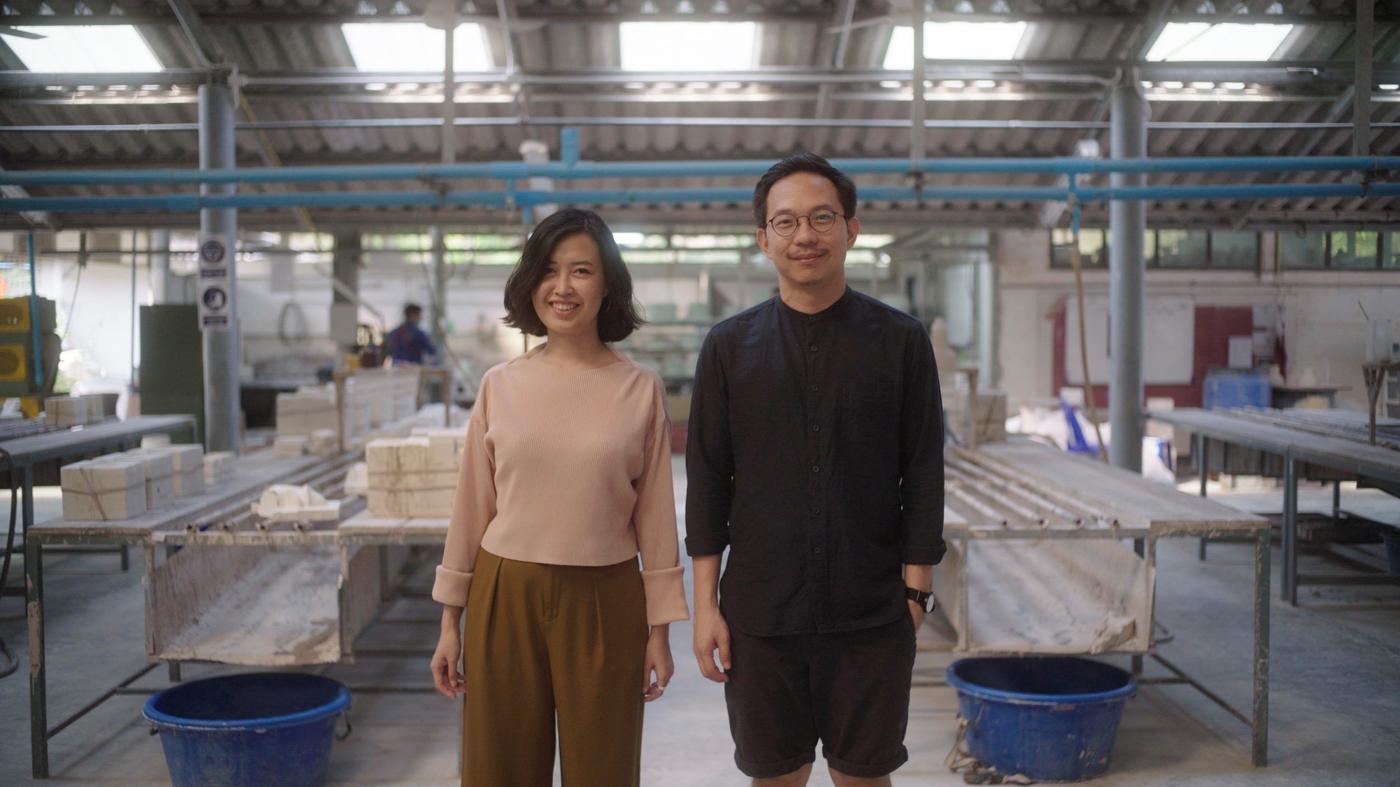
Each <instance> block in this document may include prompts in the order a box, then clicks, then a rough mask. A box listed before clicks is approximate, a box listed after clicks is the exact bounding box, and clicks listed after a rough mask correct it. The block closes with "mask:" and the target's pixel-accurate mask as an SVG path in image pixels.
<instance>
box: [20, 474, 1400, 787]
mask: <svg viewBox="0 0 1400 787" xmlns="http://www.w3.org/2000/svg"><path fill="white" fill-rule="evenodd" d="M678 467H679V465H678ZM683 478H684V476H683V469H681V470H680V473H678V485H679V486H680V488H681V489H682V490H683V488H684V484H683ZM1318 496H1326V497H1325V502H1320V501H1316V500H1314V498H1316V497H1318ZM1303 497H1304V500H1305V501H1307V503H1305V504H1316V505H1318V506H1320V507H1327V506H1330V493H1329V492H1328V491H1326V490H1324V489H1320V488H1310V489H1307V490H1305V491H1304V495H1303ZM56 503H57V498H56V496H55V495H53V494H46V495H45V496H44V499H42V500H41V501H40V503H39V506H38V509H39V512H40V515H41V517H42V516H45V515H48V516H51V515H53V514H55V513H56V511H57V505H56ZM1158 554H1159V561H1160V571H1159V574H1158V577H1159V582H1158V591H1157V610H1158V617H1159V620H1160V622H1161V623H1163V624H1164V625H1165V626H1167V628H1169V629H1170V630H1171V631H1172V632H1174V634H1175V636H1176V639H1175V641H1173V642H1171V643H1169V644H1166V645H1163V646H1162V648H1161V651H1162V653H1163V655H1165V656H1166V657H1167V658H1169V659H1172V660H1173V661H1175V662H1176V663H1178V664H1179V665H1180V666H1182V667H1183V668H1185V669H1187V670H1188V671H1190V672H1191V673H1192V674H1193V675H1195V676H1196V677H1197V678H1199V679H1200V680H1202V681H1203V682H1205V683H1206V685H1208V686H1210V687H1212V688H1214V689H1215V690H1217V691H1218V692H1220V693H1221V694H1223V695H1224V696H1225V697H1227V698H1228V699H1229V700H1230V701H1231V702H1233V703H1235V704H1236V705H1237V706H1240V707H1248V703H1249V696H1250V695H1249V689H1250V672H1249V670H1250V637H1251V632H1250V606H1249V597H1250V579H1251V571H1252V566H1251V563H1250V555H1251V547H1248V546H1243V545H1228V544H1225V545H1215V546H1212V548H1211V557H1210V560H1209V561H1207V562H1205V563H1200V562H1198V561H1197V560H1196V544H1195V542H1194V541H1181V542H1167V543H1163V544H1161V545H1160V546H1159V551H1158ZM133 562H134V563H135V565H136V566H137V567H138V568H137V569H136V570H133V571H131V572H129V573H125V574H123V573H120V572H118V571H117V570H116V568H117V558H116V557H115V556H113V555H66V556H55V557H53V558H52V559H51V560H47V561H46V562H45V573H46V579H47V601H48V613H49V626H48V629H47V634H48V645H49V650H48V652H49V658H50V662H49V663H50V668H49V697H50V703H51V706H50V707H51V710H50V723H54V722H56V721H57V720H58V719H59V718H61V717H62V716H64V715H65V714H66V713H69V712H71V711H73V710H74V709H76V708H78V707H80V706H81V705H82V704H83V703H85V702H86V701H88V700H89V699H90V698H92V697H94V696H95V695H97V694H98V693H99V692H100V691H102V690H104V689H106V688H108V687H110V686H111V685H113V684H115V682H116V681H117V680H118V679H119V678H121V677H124V676H126V675H128V674H130V673H131V672H134V671H135V670H137V669H139V668H140V667H141V666H143V665H144V663H145V658H144V655H143V653H144V646H143V623H142V614H143V613H142V608H143V601H142V590H141V580H140V574H139V565H140V563H139V560H135V561H133ZM1315 562H1317V561H1316V560H1315V559H1313V558H1306V557H1305V558H1304V560H1303V565H1304V567H1305V568H1306V567H1308V566H1310V565H1312V564H1314V563H1315ZM1274 565H1275V566H1277V565H1278V560H1277V556H1276V557H1275V562H1274ZM1275 574H1277V571H1276V572H1275ZM20 575H21V564H20V563H19V562H16V564H15V565H14V566H12V568H11V583H12V584H13V583H14V582H16V581H17V578H18V577H19V576H20ZM429 577H430V574H429V573H428V572H427V571H424V572H423V573H421V574H420V575H418V576H417V577H416V578H415V583H414V584H416V585H417V586H419V587H420V588H421V587H426V585H427V582H428V579H429ZM1275 586H1276V587H1277V581H1275ZM1276 596H1277V593H1276V592H1275V594H1274V596H1273V597H1275V598H1276ZM1303 598H1304V604H1303V605H1302V606H1300V607H1299V608H1297V609H1293V608H1289V607H1287V606H1285V605H1280V604H1279V603H1278V602H1277V601H1275V602H1274V604H1273V638H1272V643H1273V663H1272V673H1273V684H1272V689H1273V702H1272V709H1271V712H1272V725H1271V732H1270V735H1271V737H1270V765H1269V767H1268V768H1267V769H1263V770H1257V769H1254V768H1251V767H1250V765H1249V757H1248V744H1249V737H1248V731H1247V730H1246V729H1245V727H1244V726H1243V725H1241V724H1240V723H1239V722H1237V721H1235V720H1234V719H1233V718H1231V717H1230V716H1228V715H1226V714H1225V713H1224V712H1223V711H1221V710H1219V709H1218V708H1216V707H1215V706H1214V705H1212V704H1211V703H1209V702H1208V701H1206V700H1205V699H1204V698H1203V697H1201V696H1200V695H1199V694H1197V693H1196V692H1194V691H1192V690H1190V689H1188V688H1184V687H1160V688H1159V687H1145V688H1143V689H1142V690H1141V691H1139V693H1138V696H1137V698H1136V699H1135V700H1133V701H1132V702H1130V703H1129V705H1128V709H1127V712H1126V713H1125V716H1124V719H1123V725H1122V729H1121V731H1120V733H1119V736H1118V743H1117V747H1116V749H1115V751H1114V754H1113V760H1112V769H1111V772H1110V775H1109V776H1108V777H1107V778H1105V779H1102V780H1099V781H1097V782H1094V783H1095V784H1104V785H1237V784H1238V785H1244V784H1250V785H1254V784H1270V785H1367V786H1368V787H1372V786H1374V785H1400V745H1397V744H1400V670H1397V669H1396V667H1397V665H1400V593H1397V592H1395V591H1394V589H1390V588H1386V589H1350V590H1315V589H1310V588H1307V589H1305V592H1304V594H1303ZM1357 601H1359V602H1363V604H1361V605H1352V606H1337V605H1335V604H1333V602H1357ZM435 615H436V610H435V609H434V607H433V605H432V604H431V603H430V602H428V601H425V600H421V599H413V600H401V601H398V602H396V603H395V604H394V605H393V606H392V607H391V608H390V609H389V610H387V612H386V614H385V615H384V617H383V619H382V620H381V622H379V623H377V624H376V625H375V626H373V627H372V628H371V629H370V630H369V631H367V632H366V634H365V640H364V641H363V642H362V644H367V643H377V644H395V645H398V646H405V645H421V646H422V647H424V648H430V647H431V646H432V644H433V637H434V635H435V628H434V625H433V624H432V623H431V622H429V623H415V622H412V621H415V620H429V621H430V620H432V619H433V618H434V617H435ZM395 621H397V622H395ZM405 621H407V622H405ZM671 635H672V647H673V650H674V653H675V656H676V662H677V667H678V670H677V676H676V678H675V679H674V680H673V681H672V684H671V689H670V691H669V692H668V694H667V696H666V698H665V699H663V700H662V701H660V702H658V703H656V704H653V705H651V706H649V708H648V718H647V727H646V736H645V753H644V756H643V783H644V784H646V785H663V786H664V787H722V786H723V785H741V784H744V783H745V782H744V780H743V779H741V778H740V777H739V775H738V774H737V772H736V771H735V770H734V767H733V761H732V754H733V749H732V745H731V743H730V741H729V733H728V726H727V723H726V717H725V710H724V700H723V695H722V693H721V690H720V688H719V687H718V686H717V685H715V684H710V683H708V682H706V681H704V680H703V679H702V678H700V677H699V675H698V673H697V672H696V670H695V666H694V660H693V658H692V657H691V655H690V650H689V642H690V628H689V626H688V625H684V624H680V625H676V626H673V628H672V632H671ZM0 637H3V638H4V639H5V641H6V642H7V643H8V644H9V647H10V649H11V650H12V651H14V652H15V653H16V654H17V655H19V656H20V657H21V659H23V658H24V654H25V648H26V643H25V631H24V622H23V620H22V618H21V605H20V602H19V600H18V599H14V598H6V599H4V601H3V605H0ZM949 660H950V659H949V657H948V656H947V655H945V654H937V653H921V654H920V657H919V662H918V667H917V670H918V672H919V674H920V675H924V676H935V675H939V674H941V670H942V667H943V666H945V665H946V664H947V663H948V661H949ZM1120 661H1125V660H1120ZM425 665H426V657H424V658H414V659H393V660H386V659H373V660H364V661H362V662H361V663H357V664H354V665H346V666H337V667H335V668H333V669H332V670H331V671H330V673H329V674H331V675H332V676H334V677H337V678H339V679H341V680H343V681H345V682H347V683H350V684H357V683H366V682H371V681H373V682H379V683H394V684H406V683H419V682H424V681H426V679H427V670H426V666H425ZM26 669H27V664H25V663H21V665H20V669H19V670H18V672H16V673H15V674H14V675H11V676H9V677H8V678H4V679H0V784H3V785H11V784H28V783H31V780H30V778H29V722H28V699H29V695H28V684H27V681H26V679H25V675H26ZM222 671H224V670H223V669H222V668H217V667H212V666H206V665H187V666H186V668H185V675H186V677H187V678H193V677H201V676H205V675H210V674H216V673H219V672H222ZM137 685H138V686H141V687H143V688H149V689H151V690H153V691H154V690H156V689H158V688H160V687H162V686H164V685H166V681H165V670H164V669H157V670H156V671H154V672H152V673H151V674H150V675H148V676H147V677H146V678H144V679H143V680H142V681H141V682H140V683H138V684H137ZM142 701H143V700H142V698H141V697H119V698H116V699H114V700H112V701H109V702H107V703H106V704H105V705H103V706H102V707H100V708H99V709H98V710H97V711H96V712H94V713H92V714H90V715H89V716H87V717H85V718H84V719H82V720H81V721H79V722H78V723H77V724H75V725H74V726H73V727H71V728H70V729H68V730H67V731H65V732H63V733H61V734H60V735H58V736H57V737H56V738H54V739H53V740H52V741H51V742H50V753H51V758H52V766H51V767H52V773H53V778H52V779H51V780H50V781H49V783H50V784H54V785H97V784H100V785H128V784H130V785H136V784H142V785H145V784H165V783H168V782H167V777H166V774H165V766H164V762H163V759H162V755H161V751H160V745H159V743H158V739H157V738H155V737H151V736H150V735H148V734H147V726H146V724H145V723H144V722H143V721H142V720H141V718H140V708H141V703H142ZM955 707H956V700H955V697H954V695H953V692H952V691H951V690H949V689H947V688H933V687H928V688H916V689H915V690H914V697H913V711H912V714H911V719H910V729H909V735H908V739H907V743H908V746H909V749H910V752H911V755H912V758H911V760H910V762H909V764H908V765H907V766H905V767H904V768H903V769H902V770H900V771H899V772H898V773H897V774H896V777H895V783H896V784H900V785H953V784H961V783H962V780H961V777H959V776H956V775H954V774H951V773H949V772H948V771H947V770H946V769H945V768H944V766H943V758H944V756H945V755H946V754H947V752H948V750H949V748H950V747H951V745H952V743H953V736H954V733H955V729H956V722H955ZM455 714H456V707H455V705H454V703H451V702H449V701H448V700H445V699H442V698H440V697H438V696H436V695H431V694H396V695H395V694H390V695H366V694H362V695H359V696H357V697H356V699H355V704H354V709H353V720H354V725H355V726H354V733H353V734H352V735H351V737H350V738H349V740H347V741H346V742H344V743H339V744H337V745H336V747H335V750H334V752H333V755H332V761H331V781H332V783H335V784H396V785H452V784H456V783H457V781H456V778H455V773H456V762H457V746H456V739H457V734H458V733H457V729H458V728H457V722H456V717H455ZM812 783H813V784H816V785H829V784H830V783H831V782H830V780H829V778H828V777H827V776H826V774H825V773H824V771H822V770H821V769H820V762H819V771H818V773H817V774H816V776H815V778H814V779H813V781H812Z"/></svg>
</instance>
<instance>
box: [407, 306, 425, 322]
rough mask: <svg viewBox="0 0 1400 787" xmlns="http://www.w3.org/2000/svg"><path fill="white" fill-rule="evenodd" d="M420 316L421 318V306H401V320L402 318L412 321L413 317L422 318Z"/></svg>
mask: <svg viewBox="0 0 1400 787" xmlns="http://www.w3.org/2000/svg"><path fill="white" fill-rule="evenodd" d="M422 316H423V307H422V306H419V305H418V304H416V303H405V304H404V305H403V318H404V319H405V320H408V319H412V318H413V317H422Z"/></svg>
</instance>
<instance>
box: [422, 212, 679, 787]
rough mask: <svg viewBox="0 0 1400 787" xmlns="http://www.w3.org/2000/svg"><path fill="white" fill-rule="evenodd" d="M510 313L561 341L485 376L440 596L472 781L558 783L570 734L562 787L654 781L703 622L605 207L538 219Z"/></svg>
mask: <svg viewBox="0 0 1400 787" xmlns="http://www.w3.org/2000/svg"><path fill="white" fill-rule="evenodd" d="M505 303H506V312H507V316H506V324H507V325H511V326H513V327H516V328H519V329H520V330H522V331H524V332H525V333H527V334H531V335H534V336H547V337H548V339H549V340H548V341H547V342H546V343H545V344H544V345H543V346H541V347H537V348H536V349H534V350H531V351H530V352H528V353H526V354H525V355H523V356H521V357H520V358H517V359H515V360H513V361H510V362H508V363H504V364H501V365H499V366H497V367H495V368H493V369H491V370H490V371H488V372H487V373H486V375H485V376H484V377H483V378H482V381H481V390H480V392H479V394H478V396H477V401H476V407H475V408H474V409H473V411H472V417H471V421H470V424H469V426H468V430H467V446H466V449H465V452H464V454H463V458H462V472H461V478H460V479H459V481H458V484H457V496H456V502H455V504H454V505H453V511H452V522H451V525H450V527H449V529H448V533H447V545H446V549H445V551H444V554H443V559H442V565H441V566H438V569H437V580H436V582H435V583H434V585H433V598H434V599H436V600H437V601H438V602H440V603H442V604H443V613H442V633H441V636H440V637H439V640H438V646H437V651H436V652H435V653H434V654H433V660H432V671H433V682H434V683H435V684H436V686H437V689H438V691H439V692H441V693H443V694H445V695H446V696H448V697H453V696H457V695H462V694H465V695H466V703H465V704H466V711H465V713H466V721H465V733H464V741H463V766H462V783H463V784H464V785H470V787H507V786H510V787H517V786H519V787H533V785H541V786H547V785H549V784H551V783H552V776H553V770H554V733H555V729H556V721H557V728H558V732H559V752H560V760H561V763H560V766H561V770H562V774H563V779H564V783H565V784H568V785H570V786H571V787H575V786H578V787H586V786H587V785H596V786H597V787H626V785H637V784H639V783H640V763H641V740H642V705H643V703H644V702H651V701H652V700H655V699H659V698H660V697H661V696H662V694H663V693H664V692H665V690H666V683H667V681H669V680H670V679H671V675H672V673H673V672H674V665H673V663H672V660H671V646H670V643H669V641H668V638H667V637H668V633H669V628H668V624H669V623H671V622H672V621H675V620H684V619H686V618H688V617H689V613H688V611H687V609H686V603H685V593H684V590H683V589H682V585H681V572H682V568H681V567H680V566H679V565H678V562H679V560H678V548H677V543H676V515H675V503H674V499H673V497H672V489H671V437H670V425H669V423H668V422H667V420H666V411H665V406H664V396H663V395H664V389H663V387H662V384H661V381H660V379H659V378H658V377H657V376H656V375H655V374H654V373H652V372H650V371H648V370H646V369H644V368H643V367H641V366H638V365H637V364H635V363H633V362H632V361H631V360H628V359H627V358H624V357H623V356H621V355H619V354H618V353H617V352H615V351H614V350H612V349H611V348H609V347H608V343H609V342H615V341H618V340H620V339H623V338H625V337H627V336H628V335H629V334H631V333H632V331H633V330H634V329H636V327H637V326H638V325H639V324H640V323H641V320H640V319H639V318H638V317H637V312H636V308H635V306H634V305H633V302H632V280H631V277H630V276H629V275H628V273H627V268H626V267H625V266H624V265H623V262H622V256H621V255H620V254H619V253H618V250H617V244H616V243H615V242H614V241H613V237H612V232H611V231H609V230H608V227H607V225H606V224H604V223H603V220H602V219H600V218H599V217H598V216H597V214H595V213H593V212H592V211H586V210H577V209H568V210H561V211H559V212H558V213H555V214H553V215H552V216H550V217H549V218H547V219H545V220H544V221H542V222H540V224H539V226H537V227H536V228H535V231H534V232H533V233H532V234H531V236H530V239H529V241H527V242H526V244H525V249H524V252H523V253H522V255H521V259H520V264H519V265H518V266H517V267H516V269H515V271H514V272H513V273H512V274H511V276H510V280H509V281H508V282H507V283H506V296H505ZM639 552H640V554H641V570H640V572H639V571H638V568H637V555H638V553H639ZM463 607H465V614H466V634H465V642H464V641H463V638H462V637H461V635H459V633H458V632H459V630H460V629H459V625H460V622H461V617H462V614H463ZM648 627H650V630H649V631H648ZM459 659H461V660H462V661H463V662H464V663H465V670H464V671H463V672H464V674H459V673H458V661H459ZM653 676H654V677H653ZM556 716H557V719H556Z"/></svg>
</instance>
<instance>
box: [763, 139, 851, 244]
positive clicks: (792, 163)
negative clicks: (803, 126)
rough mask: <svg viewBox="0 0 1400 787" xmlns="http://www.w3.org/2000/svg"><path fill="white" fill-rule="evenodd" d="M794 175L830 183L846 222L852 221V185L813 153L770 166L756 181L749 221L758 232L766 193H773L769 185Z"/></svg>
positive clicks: (765, 207)
mask: <svg viewBox="0 0 1400 787" xmlns="http://www.w3.org/2000/svg"><path fill="white" fill-rule="evenodd" d="M798 172H811V173H812V174H814V175H821V176H822V177H824V178H826V179H827V180H829V181H831V185H833V186H835V187H836V198H837V199H839V200H840V201H841V211H842V212H843V213H845V214H846V218H848V219H853V218H855V216H856V184H855V183H854V182H853V181H852V180H851V178H850V176H849V175H847V174H846V173H844V172H842V171H841V170H839V169H837V168H835V167H833V166H831V162H829V161H827V160H826V159H824V158H822V157H821V156H818V155H817V154H815V153H798V154H796V155H794V156H788V157H787V158H785V159H783V160H782V161H779V162H778V163H777V164H774V165H773V166H772V167H770V168H769V169H768V171H767V172H765V173H763V177H761V178H759V179H758V185H757V186H755V187H754V190H753V218H754V221H755V222H756V223H757V224H758V227H759V229H762V228H764V227H766V226H768V192H769V191H771V190H772V189H773V184H774V183H777V182H778V181H780V180H782V179H783V178H785V177H787V176H788V175H795V174H797V173H798Z"/></svg>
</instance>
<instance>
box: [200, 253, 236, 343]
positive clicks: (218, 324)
mask: <svg viewBox="0 0 1400 787" xmlns="http://www.w3.org/2000/svg"><path fill="white" fill-rule="evenodd" d="M228 259H229V243H228V238H227V236H224V235H215V234H206V235H201V236H200V238H199V327H200V329H201V330H215V331H218V330H227V329H228V328H229V325H230V323H231V318H230V312H231V311H232V309H231V308H230V304H229V301H230V300H231V299H232V290H231V285H230V283H229V275H228Z"/></svg>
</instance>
